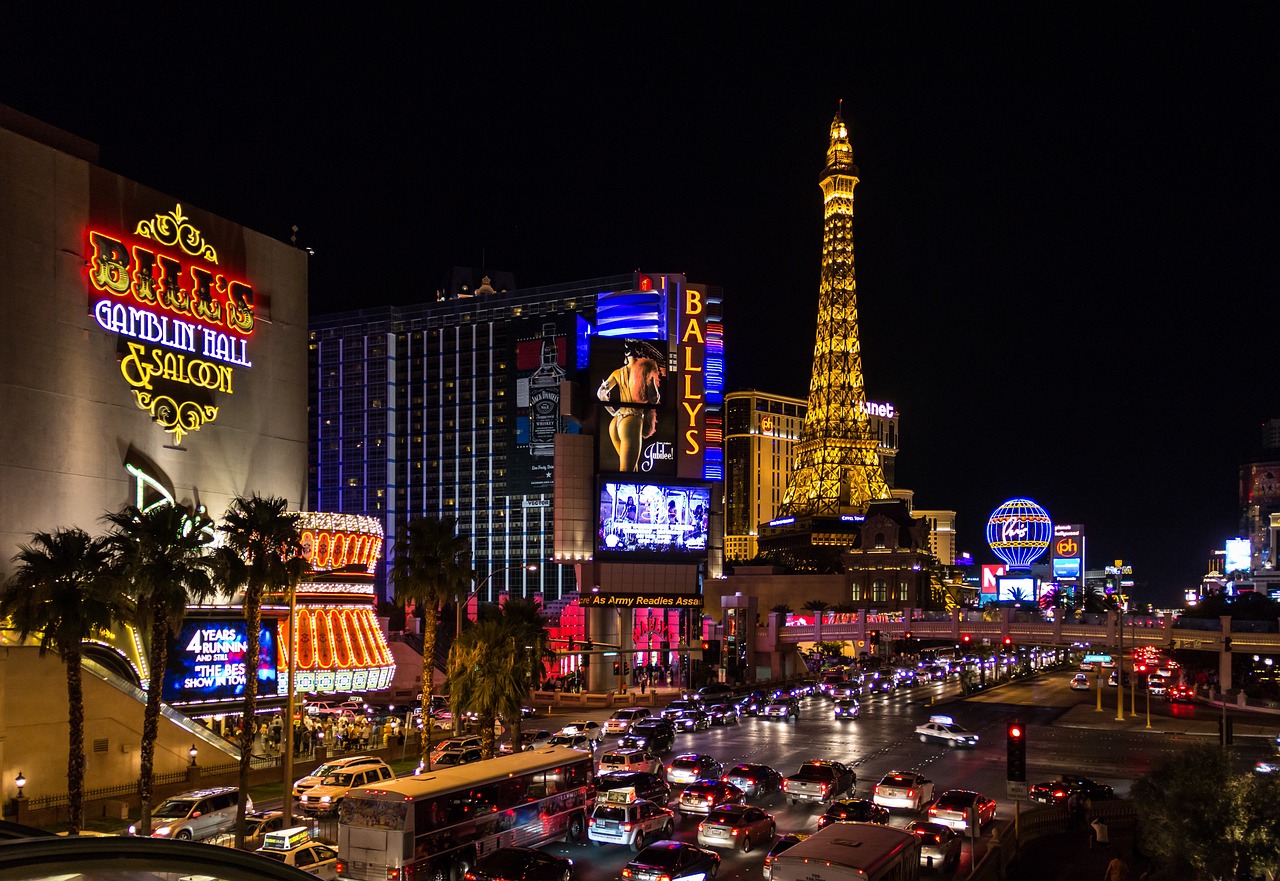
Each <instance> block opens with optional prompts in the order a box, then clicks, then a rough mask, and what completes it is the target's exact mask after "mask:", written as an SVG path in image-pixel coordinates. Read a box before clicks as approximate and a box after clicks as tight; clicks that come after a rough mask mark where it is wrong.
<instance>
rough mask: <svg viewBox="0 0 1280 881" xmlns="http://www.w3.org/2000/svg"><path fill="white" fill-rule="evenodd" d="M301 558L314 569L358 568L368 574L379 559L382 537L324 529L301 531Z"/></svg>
mask: <svg viewBox="0 0 1280 881" xmlns="http://www.w3.org/2000/svg"><path fill="white" fill-rule="evenodd" d="M302 556H303V558H304V559H305V560H306V561H307V562H308V563H310V564H311V565H312V567H313V568H315V569H342V568H344V567H346V566H352V565H357V564H358V565H361V566H364V567H365V568H366V569H367V570H368V571H369V572H372V571H373V570H374V567H375V566H377V565H378V558H379V557H381V556H382V537H381V536H378V535H365V534H361V533H355V532H345V531H338V530H327V529H304V530H303V531H302Z"/></svg>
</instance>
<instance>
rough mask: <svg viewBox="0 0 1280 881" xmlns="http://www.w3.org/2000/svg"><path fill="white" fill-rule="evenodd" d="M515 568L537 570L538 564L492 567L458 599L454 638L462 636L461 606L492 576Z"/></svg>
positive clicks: (490, 579) (478, 591) (480, 589)
mask: <svg viewBox="0 0 1280 881" xmlns="http://www.w3.org/2000/svg"><path fill="white" fill-rule="evenodd" d="M516 569H523V570H525V571H526V572H537V571H538V566H537V564H536V563H517V564H515V565H512V566H503V567H502V568H501V569H494V570H493V571H492V572H490V573H489V574H488V575H486V576H485V577H484V580H483V581H481V582H480V583H479V584H477V585H476V589H475V590H473V591H471V593H469V594H467V595H466V596H465V597H463V598H462V599H460V600H458V622H457V624H458V627H457V630H456V631H455V633H454V635H453V638H454V639H455V640H456V639H457V638H458V637H460V636H462V617H463V612H462V610H463V607H465V606H466V604H467V603H469V602H471V598H472V597H473V596H475V595H476V594H478V593H480V591H482V590H484V586H485V585H486V584H488V583H489V582H490V581H492V580H493V576H495V575H501V574H502V573H503V572H512V571H514V570H516Z"/></svg>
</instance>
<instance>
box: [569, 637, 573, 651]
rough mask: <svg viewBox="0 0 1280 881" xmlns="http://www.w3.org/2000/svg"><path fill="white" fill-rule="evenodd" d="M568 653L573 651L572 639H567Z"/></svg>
mask: <svg viewBox="0 0 1280 881" xmlns="http://www.w3.org/2000/svg"><path fill="white" fill-rule="evenodd" d="M569 651H573V637H572V636H571V637H569Z"/></svg>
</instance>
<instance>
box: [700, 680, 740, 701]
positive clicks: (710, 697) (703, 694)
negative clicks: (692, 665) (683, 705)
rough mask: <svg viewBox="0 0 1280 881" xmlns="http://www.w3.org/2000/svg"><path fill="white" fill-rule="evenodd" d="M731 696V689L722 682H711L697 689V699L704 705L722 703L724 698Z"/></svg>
mask: <svg viewBox="0 0 1280 881" xmlns="http://www.w3.org/2000/svg"><path fill="white" fill-rule="evenodd" d="M731 694H733V687H732V686H729V685H725V684H724V683H723V682H713V683H711V684H710V685H704V686H702V688H699V689H698V699H699V700H702V701H705V702H706V703H717V704H719V703H724V698H727V697H729V696H730V695H731Z"/></svg>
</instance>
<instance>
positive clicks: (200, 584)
mask: <svg viewBox="0 0 1280 881" xmlns="http://www.w3.org/2000/svg"><path fill="white" fill-rule="evenodd" d="M105 519H106V520H107V522H108V523H109V524H111V532H110V534H109V535H108V536H107V542H108V546H109V548H110V550H111V554H112V570H113V571H114V573H115V574H116V576H117V577H118V578H119V579H120V582H121V584H122V585H123V587H124V589H125V590H126V591H128V592H129V594H130V595H131V596H132V598H133V611H134V621H135V624H136V626H137V627H138V628H139V629H140V630H142V631H144V632H146V633H147V634H148V637H149V639H150V642H151V647H150V652H149V654H148V659H147V664H148V671H147V676H148V685H147V704H146V709H145V711H144V712H143V716H142V741H141V745H140V748H139V761H140V765H141V769H140V770H141V773H140V775H139V780H138V794H139V795H140V797H141V801H142V812H141V816H140V819H139V827H140V828H141V830H142V832H141V834H143V835H150V834H151V795H152V791H153V787H154V783H155V754H156V739H157V738H158V736H159V733H160V696H161V691H162V689H163V685H164V671H165V666H166V664H167V662H168V657H169V639H170V637H171V635H173V634H175V633H177V631H178V628H179V627H180V626H181V625H182V619H183V617H184V616H185V614H186V611H187V603H188V602H190V601H192V600H195V601H203V600H206V599H208V598H209V597H211V596H212V595H213V593H214V592H215V588H214V586H213V582H212V580H211V576H210V562H211V561H210V557H209V552H208V546H207V542H206V537H205V535H204V534H203V533H202V532H201V529H202V527H203V526H204V525H205V524H206V523H207V522H208V521H207V519H206V518H204V517H202V516H199V515H197V514H196V512H195V511H193V510H191V509H189V508H185V507H182V506H180V505H161V506H158V507H155V508H152V509H150V510H148V511H145V512H144V511H140V510H138V509H137V508H136V507H133V506H128V507H126V508H124V509H122V510H121V511H119V512H117V513H114V514H108V515H107V516H106V518H105Z"/></svg>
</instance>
